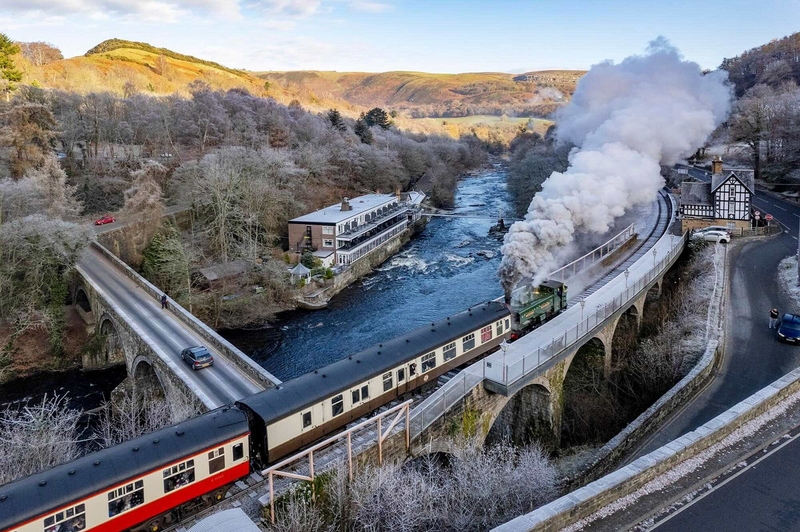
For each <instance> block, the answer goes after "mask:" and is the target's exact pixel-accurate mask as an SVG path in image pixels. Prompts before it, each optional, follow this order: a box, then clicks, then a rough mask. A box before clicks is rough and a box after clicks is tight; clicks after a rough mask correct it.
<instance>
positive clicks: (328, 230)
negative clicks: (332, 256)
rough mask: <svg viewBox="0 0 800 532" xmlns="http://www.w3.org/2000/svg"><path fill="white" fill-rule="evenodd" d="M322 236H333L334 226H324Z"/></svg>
mask: <svg viewBox="0 0 800 532" xmlns="http://www.w3.org/2000/svg"><path fill="white" fill-rule="evenodd" d="M322 234H323V235H332V234H333V226H332V225H323V226H322Z"/></svg>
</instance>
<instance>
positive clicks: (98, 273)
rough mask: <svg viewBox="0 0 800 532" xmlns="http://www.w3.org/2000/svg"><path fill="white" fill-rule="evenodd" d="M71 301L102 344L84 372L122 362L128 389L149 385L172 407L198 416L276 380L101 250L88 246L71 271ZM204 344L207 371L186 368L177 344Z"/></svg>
mask: <svg viewBox="0 0 800 532" xmlns="http://www.w3.org/2000/svg"><path fill="white" fill-rule="evenodd" d="M77 272H78V276H77V277H76V282H75V283H74V286H73V289H72V296H73V298H72V300H73V302H74V304H75V306H76V308H77V310H78V314H79V315H80V316H81V317H82V318H83V320H84V321H85V322H86V323H87V324H88V325H89V326H90V327H93V328H94V330H95V332H96V333H97V334H98V338H99V340H100V342H101V343H102V347H101V348H100V349H98V350H96V351H95V352H93V353H91V354H87V355H84V360H83V367H84V368H86V369H98V368H103V367H107V366H111V365H118V364H125V367H126V368H127V371H128V375H129V377H130V378H131V379H132V380H133V383H134V384H141V385H146V386H150V387H156V388H157V389H161V390H163V392H164V395H165V396H166V397H167V399H168V400H169V401H170V403H171V404H176V405H191V406H194V407H195V408H196V409H197V410H199V411H204V410H208V409H213V408H217V407H219V406H222V405H225V404H228V403H230V402H232V401H235V400H236V399H239V398H242V397H245V396H247V395H250V394H253V393H256V392H259V391H261V390H263V389H265V388H268V387H271V386H274V385H275V384H277V383H279V382H280V381H279V380H278V379H276V378H275V377H274V376H272V375H271V374H270V373H269V372H267V371H266V370H265V369H263V368H262V367H261V366H259V365H258V364H256V363H255V362H253V361H252V360H251V359H250V358H249V357H247V356H246V355H245V354H244V353H242V352H241V351H239V350H238V349H237V348H235V347H234V346H233V345H231V344H230V343H229V342H227V341H226V340H225V339H224V338H222V337H221V336H219V335H218V334H217V333H216V332H214V331H213V330H212V329H211V328H209V327H208V326H206V325H205V324H204V323H202V322H201V321H200V320H198V319H197V318H195V317H194V316H192V314H190V313H189V312H187V311H186V310H185V309H183V308H182V307H180V306H178V305H177V304H175V303H174V302H173V301H171V300H170V301H169V308H168V309H167V310H162V309H161V305H160V301H159V299H160V297H161V292H160V291H159V290H158V289H157V288H156V287H155V286H153V285H152V284H150V283H149V282H147V280H145V279H144V278H142V277H141V276H140V275H139V274H137V273H136V272H135V271H134V270H132V269H131V268H129V267H128V266H127V265H126V264H124V263H123V262H122V261H121V260H119V259H118V258H117V257H116V256H114V255H113V254H112V253H111V252H109V251H108V250H107V249H106V248H104V247H103V246H101V245H99V244H97V243H93V244H92V245H91V246H90V248H89V249H88V250H87V251H86V254H85V255H84V256H83V258H82V259H81V260H80V262H79V263H78V266H77ZM193 345H205V346H206V347H208V348H209V350H210V351H211V353H212V355H213V356H214V366H213V367H211V368H206V369H202V370H199V371H193V370H192V369H191V368H189V366H188V365H186V364H185V363H184V362H183V361H181V358H180V352H181V350H182V349H183V348H184V347H189V346H193Z"/></svg>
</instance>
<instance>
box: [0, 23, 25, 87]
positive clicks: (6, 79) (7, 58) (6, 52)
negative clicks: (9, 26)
mask: <svg viewBox="0 0 800 532" xmlns="http://www.w3.org/2000/svg"><path fill="white" fill-rule="evenodd" d="M17 53H19V46H17V45H16V44H15V43H14V41H12V40H11V39H9V38H8V36H7V35H6V34H5V33H0V86H2V90H3V92H5V93H6V100H8V99H9V96H10V94H11V91H13V90H15V89H16V86H15V85H14V82H16V81H21V80H22V72H20V71H19V70H17V69H16V67H15V65H14V60H13V59H11V56H13V55H14V54H17Z"/></svg>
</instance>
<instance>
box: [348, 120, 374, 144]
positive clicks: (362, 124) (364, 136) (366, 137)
mask: <svg viewBox="0 0 800 532" xmlns="http://www.w3.org/2000/svg"><path fill="white" fill-rule="evenodd" d="M353 131H354V132H355V134H356V135H358V138H360V139H361V142H363V143H364V144H372V141H373V140H374V139H373V137H372V131H370V129H369V126H368V125H367V122H366V121H365V120H364V115H363V113H362V115H361V118H359V119H358V120H356V125H355V127H353Z"/></svg>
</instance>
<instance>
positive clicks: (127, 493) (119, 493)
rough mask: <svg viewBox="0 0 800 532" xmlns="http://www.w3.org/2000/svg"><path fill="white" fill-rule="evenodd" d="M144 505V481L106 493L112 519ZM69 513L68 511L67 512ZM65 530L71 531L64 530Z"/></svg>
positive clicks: (109, 514)
mask: <svg viewBox="0 0 800 532" xmlns="http://www.w3.org/2000/svg"><path fill="white" fill-rule="evenodd" d="M142 503H144V481H142V480H137V481H136V482H135V483H133V482H132V483H130V484H128V485H127V486H121V487H119V488H117V489H115V490H112V491H110V492H109V493H108V516H109V517H114V516H115V515H117V514H121V513H122V512H127V511H128V510H130V509H131V508H136V507H137V506H139V505H140V504H142ZM67 513H69V510H67ZM65 530H72V529H71V528H65Z"/></svg>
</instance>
